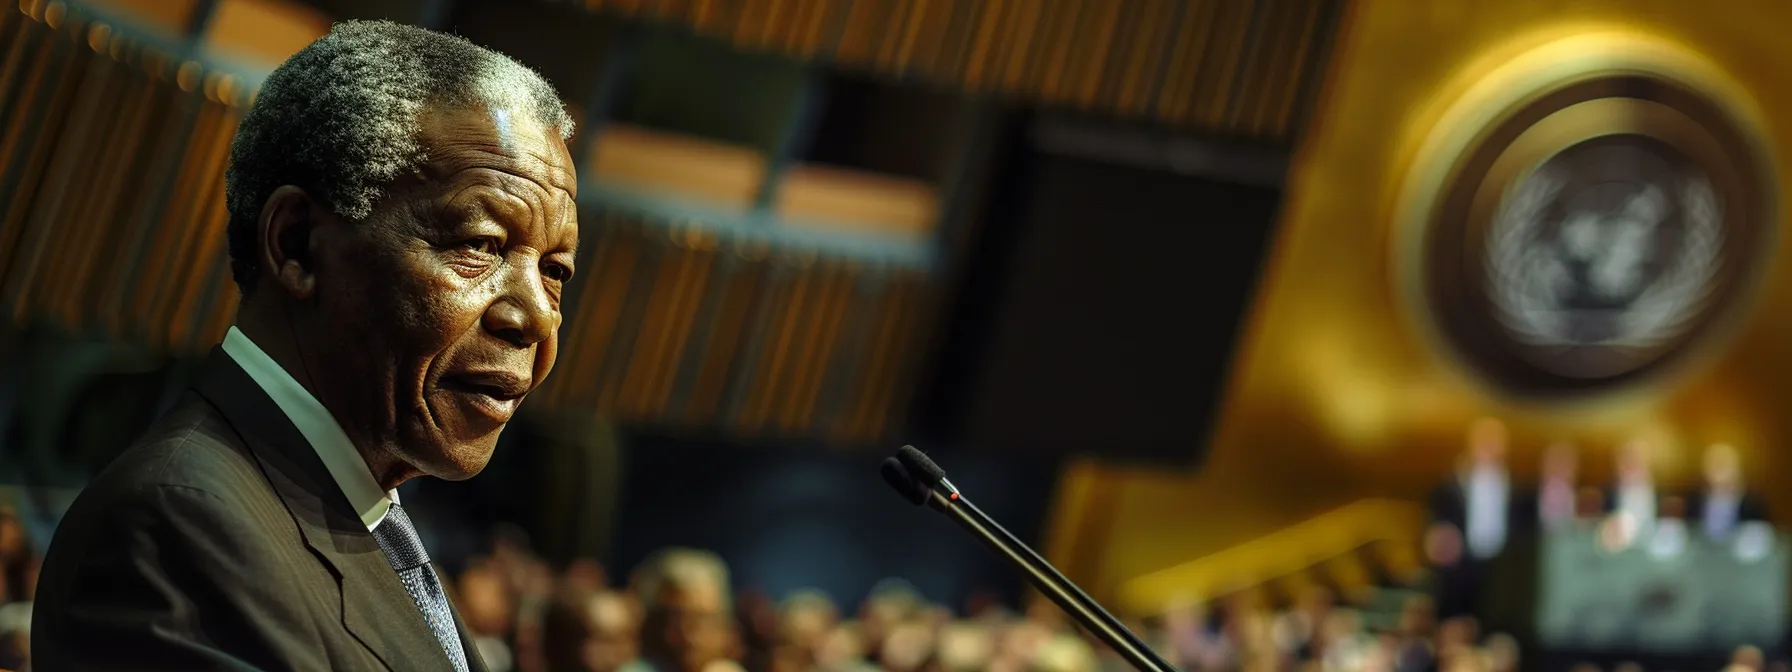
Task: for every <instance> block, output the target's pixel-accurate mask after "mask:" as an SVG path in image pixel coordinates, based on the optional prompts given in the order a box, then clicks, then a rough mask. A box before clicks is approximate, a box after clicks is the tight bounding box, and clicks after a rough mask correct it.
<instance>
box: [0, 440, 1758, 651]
mask: <svg viewBox="0 0 1792 672" xmlns="http://www.w3.org/2000/svg"><path fill="white" fill-rule="evenodd" d="M1467 439H1468V440H1467V446H1466V449H1465V450H1464V453H1463V457H1462V462H1461V465H1462V468H1461V470H1460V471H1459V473H1458V477H1457V478H1456V479H1454V480H1453V481H1452V482H1450V483H1448V484H1446V485H1445V486H1444V487H1442V488H1439V490H1438V493H1437V496H1436V497H1435V498H1434V500H1433V505H1434V507H1435V512H1434V514H1435V515H1434V521H1435V522H1434V524H1433V526H1432V529H1431V531H1430V534H1429V535H1428V536H1427V539H1426V543H1427V551H1428V553H1429V555H1430V559H1431V561H1432V562H1433V563H1435V564H1434V569H1435V570H1436V572H1435V575H1436V578H1438V579H1441V580H1442V581H1444V582H1445V589H1444V590H1443V591H1442V592H1440V593H1439V594H1438V595H1437V596H1436V597H1434V596H1432V595H1427V594H1425V593H1424V592H1422V591H1411V592H1408V593H1407V597H1404V598H1402V597H1398V596H1394V597H1393V598H1392V599H1393V601H1392V602H1386V601H1385V600H1384V601H1383V602H1384V603H1385V604H1386V605H1397V606H1398V609H1397V610H1395V611H1392V612H1389V611H1388V609H1389V606H1381V607H1376V609H1380V611H1379V612H1375V613H1372V611H1373V610H1371V609H1369V608H1368V607H1366V606H1365V604H1366V602H1365V601H1364V600H1365V598H1364V597H1363V596H1360V595H1357V594H1355V593H1354V592H1352V593H1350V594H1349V596H1350V597H1351V598H1352V599H1353V600H1354V602H1351V603H1344V602H1341V601H1340V599H1339V596H1338V594H1337V593H1334V592H1333V591H1332V590H1330V589H1326V588H1323V587H1318V586H1314V587H1309V588H1306V589H1304V590H1301V591H1300V592H1299V594H1295V595H1291V596H1289V597H1288V599H1287V600H1286V601H1285V602H1284V603H1282V604H1273V605H1272V604H1270V602H1269V600H1267V599H1266V598H1265V596H1264V595H1265V594H1264V593H1262V592H1259V591H1255V590H1252V591H1241V592H1238V593H1236V594H1234V595H1231V596H1227V597H1225V598H1223V599H1219V600H1212V601H1199V600H1189V601H1184V602H1183V603H1181V605H1180V606H1177V607H1176V608H1173V609H1169V610H1167V611H1166V612H1165V613H1163V614H1161V615H1159V616H1158V617H1157V618H1155V619H1151V620H1148V621H1146V622H1136V623H1133V624H1132V625H1133V627H1134V628H1135V629H1136V630H1137V631H1138V632H1139V634H1140V636H1141V637H1142V638H1144V639H1145V641H1147V642H1148V643H1150V644H1151V645H1152V646H1153V647H1154V648H1156V649H1158V650H1159V651H1160V652H1162V653H1163V654H1164V655H1165V657H1167V658H1169V659H1170V660H1171V662H1172V663H1174V664H1175V665H1176V666H1177V667H1178V668H1179V669H1182V670H1185V671H1189V672H1203V671H1233V670H1239V671H1246V672H1257V671H1264V672H1284V671H1294V672H1430V671H1434V670H1436V671H1444V672H1459V671H1460V672H1468V671H1472V672H1517V671H1519V670H1528V669H1538V668H1537V667H1536V663H1535V661H1529V662H1530V663H1531V664H1530V665H1527V658H1526V656H1525V652H1524V651H1522V650H1521V648H1520V645H1519V641H1518V640H1517V639H1515V638H1513V637H1512V636H1509V635H1507V634H1503V633H1499V632H1493V633H1484V632H1482V631H1481V626H1480V623H1481V622H1482V621H1479V620H1477V618H1476V614H1475V607H1476V605H1475V604H1474V601H1473V599H1472V597H1471V596H1470V595H1467V594H1465V593H1464V592H1462V591H1464V590H1468V589H1473V588H1474V587H1476V583H1475V581H1476V578H1477V577H1476V575H1475V574H1474V571H1475V567H1476V563H1479V562H1483V561H1486V560H1487V559H1490V558H1493V557H1495V556H1497V555H1498V554H1500V553H1501V552H1502V551H1503V550H1504V549H1505V548H1506V547H1507V546H1509V545H1511V544H1513V543H1514V542H1515V540H1517V539H1518V536H1517V535H1522V534H1526V533H1529V532H1532V531H1535V530H1543V529H1550V528H1552V527H1555V526H1560V525H1567V524H1571V523H1573V522H1574V521H1576V520H1588V519H1592V518H1596V517H1597V516H1599V515H1601V514H1602V513H1609V514H1611V515H1609V516H1607V517H1606V518H1605V522H1604V524H1605V525H1606V526H1607V527H1610V528H1612V529H1617V528H1618V527H1626V528H1629V529H1630V531H1631V532H1632V533H1634V529H1635V527H1637V526H1641V525H1654V524H1655V521H1656V518H1657V517H1658V516H1659V517H1663V518H1673V519H1678V518H1680V517H1682V516H1684V525H1685V526H1686V528H1687V529H1688V530H1689V531H1694V530H1701V531H1703V533H1705V534H1709V535H1714V536H1721V535H1724V534H1728V533H1729V532H1731V531H1733V530H1734V529H1735V528H1736V527H1737V526H1739V525H1742V524H1744V523H1746V522H1750V521H1756V520H1762V519H1764V518H1765V515H1764V512H1763V511H1762V509H1761V506H1760V504H1759V503H1758V500H1757V499H1756V498H1755V495H1753V494H1752V493H1750V492H1748V491H1747V489H1746V488H1745V487H1744V486H1743V478H1742V472H1741V464H1740V460H1739V459H1738V457H1737V454H1736V451H1735V449H1733V448H1731V447H1729V446H1726V445H1714V446H1711V447H1710V448H1708V449H1707V450H1706V451H1705V454H1704V461H1703V465H1704V469H1703V476H1704V478H1703V484H1702V485H1701V486H1700V487H1699V488H1698V489H1697V491H1696V492H1695V493H1693V494H1691V495H1689V496H1686V497H1677V496H1668V497H1662V498H1659V499H1658V497H1661V495H1662V493H1660V492H1658V491H1657V488H1656V485H1655V480H1654V475H1653V472H1652V469H1651V463H1650V459H1649V458H1650V451H1651V450H1652V447H1651V445H1650V444H1649V443H1647V442H1645V441H1640V440H1639V441H1633V442H1630V443H1627V444H1625V445H1624V446H1623V447H1622V448H1621V449H1620V450H1619V455H1618V459H1617V476H1618V478H1617V479H1616V481H1615V485H1614V486H1613V487H1612V488H1611V489H1610V490H1608V491H1605V492H1601V491H1600V490H1598V489H1590V488H1586V487H1584V486H1583V485H1582V484H1581V483H1580V482H1579V480H1578V479H1577V463H1578V456H1577V451H1576V447H1575V446H1574V445H1573V444H1570V443H1566V442H1560V443H1556V444H1553V445H1551V446H1550V447H1548V448H1547V449H1546V450H1545V451H1544V454H1543V456H1542V463H1541V468H1540V472H1539V479H1538V481H1537V485H1536V487H1535V490H1534V491H1533V490H1530V489H1515V488H1514V484H1513V482H1512V480H1511V478H1510V476H1509V473H1508V470H1507V462H1506V455H1507V442H1508V437H1507V434H1506V429H1505V427H1504V426H1503V425H1500V424H1499V423H1498V422H1497V421H1493V420H1483V421H1480V422H1477V423H1475V425H1474V426H1473V427H1472V428H1471V429H1470V431H1469V432H1468V437H1467ZM1645 500H1646V501H1645ZM1600 504H1604V505H1605V506H1604V507H1603V508H1604V510H1603V511H1601V510H1600V509H1601V507H1600V506H1599V505H1600ZM1533 505H1534V506H1535V509H1534V510H1533V509H1532V508H1531V507H1532V506H1533ZM1515 512H1522V513H1515ZM1617 523H1624V525H1617ZM493 537H494V539H495V541H494V542H493V543H492V544H491V546H490V547H489V548H488V549H487V550H486V552H485V553H484V554H482V555H480V556H479V557H475V558H472V559H470V560H469V561H467V562H465V563H464V565H463V566H462V568H461V569H460V571H459V572H458V573H450V572H447V571H445V570H443V571H442V574H443V576H451V575H452V576H455V580H454V581H453V582H450V583H449V584H448V588H450V589H451V591H452V597H453V599H455V600H456V602H457V603H458V604H459V605H460V607H461V613H462V615H463V617H464V619H465V621H466V626H467V629H468V631H469V633H471V635H472V636H473V639H474V644H475V646H476V647H477V648H478V650H479V652H480V654H481V656H482V657H483V658H484V660H485V661H486V663H487V666H488V667H489V668H490V669H491V670H493V671H494V672H512V671H515V672H558V671H572V672H731V671H735V670H751V671H752V672H880V671H883V672H985V671H987V672H1119V671H1122V670H1129V669H1131V668H1130V667H1129V666H1128V665H1126V663H1125V661H1124V660H1122V659H1120V658H1119V657H1118V656H1117V655H1116V654H1115V653H1114V652H1112V651H1111V650H1108V649H1107V648H1106V647H1105V646H1104V645H1102V644H1101V643H1100V642H1099V641H1098V640H1096V639H1094V638H1092V637H1090V636H1088V635H1087V634H1086V633H1083V632H1081V631H1080V630H1079V629H1077V628H1076V627H1075V626H1074V625H1073V624H1072V623H1070V622H1069V621H1068V620H1067V619H1066V617H1065V616H1064V614H1063V613H1062V612H1061V611H1059V610H1058V609H1057V608H1056V607H1055V606H1054V605H1052V604H1051V603H1050V602H1048V601H1046V600H1044V599H1039V598H1035V599H1033V600H1031V601H1029V602H1027V603H1025V604H1023V605H1019V606H1020V607H1021V608H1020V609H1018V610H1015V609H1011V608H1009V606H1008V605H1005V604H1003V603H1002V601H1001V600H999V599H997V598H995V597H993V596H992V595H990V594H988V593H985V592H980V593H978V594H976V595H974V596H973V597H972V598H971V599H969V600H967V601H966V604H965V605H964V608H963V609H962V610H954V609H951V608H948V607H946V606H944V605H940V604H936V603H933V602H931V601H929V600H927V599H926V598H924V597H923V596H922V595H921V593H920V592H919V591H918V590H916V589H915V588H914V587H913V586H912V585H910V584H908V583H907V582H905V581H901V580H897V579H891V580H886V581H884V582H882V583H879V584H878V585H877V586H875V587H874V588H873V589H872V590H871V591H870V595H869V596H868V597H867V598H866V599H865V600H864V601H863V602H862V603H860V604H857V605H842V604H838V603H836V602H835V601H834V600H833V599H831V598H830V597H829V596H828V595H826V594H824V593H821V592H819V591H811V590H805V591H797V592H795V593H792V594H790V595H786V596H778V597H781V599H777V598H776V597H774V596H770V595H765V594H763V593H758V592H755V591H752V590H739V591H738V592H737V588H738V587H736V586H733V585H731V582H730V572H729V569H728V567H727V565H726V564H725V563H724V562H723V561H722V559H721V558H720V557H718V556H716V555H715V554H713V553H710V552H707V551H702V550H696V549H688V548H671V549H665V550H662V551H660V552H658V553H655V554H653V555H652V556H651V557H649V558H648V559H647V560H645V561H644V562H642V563H641V564H640V566H638V567H635V568H633V571H632V573H630V574H629V575H628V581H627V586H625V587H617V586H615V585H614V584H613V583H612V580H613V575H612V574H611V572H610V571H608V569H607V568H605V567H604V566H602V565H601V564H599V563H597V562H596V561H593V560H590V559H581V560H576V561H574V562H571V563H569V564H567V565H566V566H565V567H564V568H563V569H560V570H555V569H554V568H552V567H551V566H550V565H549V563H548V562H546V561H544V560H543V559H541V558H540V557H538V556H536V555H535V553H534V552H533V550H532V549H531V547H530V546H531V544H530V542H529V539H528V538H527V536H526V535H523V534H522V533H521V532H520V531H518V530H515V529H510V528H506V529H501V530H497V531H495V533H494V535H493ZM37 563H38V557H37V555H36V553H35V552H34V546H33V545H32V543H31V539H30V538H29V534H28V533H27V531H26V530H25V529H24V527H23V526H22V525H20V523H19V520H18V518H17V516H16V515H14V513H13V512H12V510H11V509H8V508H5V506H4V504H0V671H5V670H25V669H29V654H30V650H29V638H30V637H29V633H30V627H31V601H30V600H31V599H32V596H33V593H34V588H35V583H36V571H37ZM1452 580H1456V581H1461V582H1463V583H1459V584H1454V585H1452V584H1449V583H1448V582H1449V581H1452ZM1382 594H1383V595H1386V593H1382ZM1373 597H1374V595H1370V596H1369V598H1373ZM1402 600H1403V601H1402ZM1440 600H1441V602H1440ZM1371 616H1375V617H1374V618H1371ZM1775 658H1776V659H1773V660H1769V656H1767V655H1766V654H1764V653H1763V652H1762V651H1761V650H1759V649H1755V648H1751V647H1744V648H1742V649H1739V650H1737V651H1736V652H1735V654H1734V655H1733V656H1732V658H1731V660H1730V661H1729V662H1728V663H1727V664H1726V665H1725V666H1724V667H1723V669H1725V670H1736V671H1742V670H1748V671H1754V672H1759V671H1762V670H1785V669H1787V668H1786V665H1785V663H1784V662H1783V661H1781V660H1778V659H1777V654H1776V655H1775ZM1575 669H1576V670H1589V671H1593V672H1606V671H1609V672H1617V671H1619V670H1639V669H1643V668H1642V666H1641V665H1638V664H1637V663H1624V664H1620V665H1615V666H1611V667H1609V668H1602V667H1600V666H1597V665H1591V664H1586V665H1580V666H1577V667H1576V668H1575Z"/></svg>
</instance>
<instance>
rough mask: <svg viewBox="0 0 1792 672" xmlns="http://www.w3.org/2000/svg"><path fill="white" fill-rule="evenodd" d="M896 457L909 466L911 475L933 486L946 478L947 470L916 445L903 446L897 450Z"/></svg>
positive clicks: (905, 465) (903, 464)
mask: <svg viewBox="0 0 1792 672" xmlns="http://www.w3.org/2000/svg"><path fill="white" fill-rule="evenodd" d="M896 459H897V460H900V461H901V462H902V466H904V467H907V468H908V473H909V475H911V476H913V477H914V478H915V480H917V481H920V482H922V483H925V484H926V485H927V486H928V487H932V486H934V485H937V484H939V483H941V482H943V481H945V480H946V470H945V469H941V468H940V465H938V464H934V462H933V459H932V458H930V457H927V454H926V453H923V452H921V449H920V448H916V447H914V446H903V447H901V448H898V449H897V450H896Z"/></svg>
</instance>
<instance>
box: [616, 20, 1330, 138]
mask: <svg viewBox="0 0 1792 672" xmlns="http://www.w3.org/2000/svg"><path fill="white" fill-rule="evenodd" d="M1343 1H1344V0H735V1H734V2H719V1H717V0H692V2H693V5H692V6H691V10H690V11H689V12H688V13H684V14H682V15H679V14H678V13H673V12H666V11H663V10H662V9H661V7H662V6H661V5H659V4H656V3H634V2H621V1H619V0H607V1H602V0H594V1H592V2H588V3H587V6H589V7H594V8H597V9H600V10H602V11H608V12H614V13H618V14H623V15H630V16H638V17H640V18H643V19H650V20H676V21H682V22H684V23H686V24H688V25H690V26H692V27H693V28H695V29H696V30H697V31H698V32H701V33H705V34H709V35H712V36H715V37H718V38H722V39H725V40H729V41H731V42H733V43H735V44H737V45H739V46H741V47H742V48H746V49H751V50H764V49H776V50H780V51H784V52H787V53H789V54H791V55H792V56H795V57H798V58H819V59H824V60H831V61H833V62H835V63H837V64H839V65H841V66H844V67H847V68H861V69H870V70H875V71H879V72H882V73H884V74H886V75H889V76H893V77H919V78H923V79H926V80H930V81H932V82H935V83H939V84H947V85H953V86H958V87H961V88H963V89H965V90H967V91H970V92H985V91H994V92H999V93H1004V94H1008V95H1012V96H1015V97H1019V98H1023V99H1028V100H1032V101H1034V102H1038V103H1043V104H1046V105H1054V106H1067V107H1073V108H1077V109H1083V110H1090V111H1096V112H1100V113H1106V114H1112V115H1117V116H1121V117H1136V116H1141V115H1142V116H1146V117H1149V118H1151V119H1154V120H1155V121H1158V122H1160V123H1165V124H1168V125H1171V126H1176V127H1181V128H1186V129H1189V130H1196V131H1203V132H1212V133H1219V134H1235V135H1241V136H1250V137H1253V138H1261V139H1267V140H1272V141H1282V142H1290V141H1292V139H1293V137H1294V136H1295V135H1297V134H1298V133H1299V132H1300V130H1301V129H1300V128H1297V127H1296V125H1297V121H1298V120H1303V119H1305V117H1306V115H1305V114H1304V111H1303V110H1302V109H1300V106H1302V105H1307V104H1310V103H1311V101H1310V100H1308V98H1309V97H1308V96H1305V95H1301V94H1299V93H1296V94H1294V95H1289V94H1288V93H1287V92H1289V91H1296V92H1302V91H1306V90H1308V89H1310V88H1311V86H1312V82H1313V81H1315V80H1316V79H1317V78H1318V77H1319V76H1321V73H1322V71H1323V67H1324V65H1323V59H1316V58H1311V57H1310V55H1311V54H1313V53H1314V52H1316V51H1319V50H1322V49H1324V48H1325V47H1326V46H1327V45H1329V44H1330V43H1331V32H1332V30H1334V29H1335V26H1334V25H1333V22H1331V21H1326V20H1323V17H1327V16H1330V15H1331V14H1332V13H1333V12H1334V11H1335V9H1336V5H1338V4H1339V3H1342V2H1343ZM827 26H838V31H837V33H836V34H838V36H839V37H838V39H837V40H836V41H835V42H834V43H833V44H828V43H827V38H825V37H822V36H823V35H826V34H829V33H832V32H834V31H832V30H830V29H829V28H827ZM1148 101H1149V102H1148Z"/></svg>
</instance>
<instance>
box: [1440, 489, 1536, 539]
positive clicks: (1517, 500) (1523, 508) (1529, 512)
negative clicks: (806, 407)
mask: <svg viewBox="0 0 1792 672" xmlns="http://www.w3.org/2000/svg"><path fill="white" fill-rule="evenodd" d="M1535 499H1536V495H1535V494H1534V493H1532V492H1529V491H1526V490H1524V489H1522V488H1518V487H1516V486H1508V487H1507V489H1506V514H1505V515H1506V542H1507V543H1508V544H1510V543H1511V542H1512V539H1513V538H1514V537H1515V536H1517V535H1520V534H1525V533H1528V532H1529V530H1530V527H1532V526H1531V525H1530V521H1533V520H1535V519H1536V508H1535V506H1534V505H1533V504H1532V503H1531V502H1533V501H1534V500H1535ZM1429 504H1430V507H1431V522H1434V523H1449V524H1450V525H1452V526H1455V528H1456V529H1457V530H1458V531H1461V532H1464V533H1466V532H1467V531H1468V491H1467V490H1465V489H1464V488H1463V484H1462V480H1461V479H1460V478H1452V479H1450V480H1449V481H1447V482H1445V483H1444V484H1443V485H1440V486H1437V488H1435V489H1433V490H1432V491H1431V498H1430V502H1429Z"/></svg>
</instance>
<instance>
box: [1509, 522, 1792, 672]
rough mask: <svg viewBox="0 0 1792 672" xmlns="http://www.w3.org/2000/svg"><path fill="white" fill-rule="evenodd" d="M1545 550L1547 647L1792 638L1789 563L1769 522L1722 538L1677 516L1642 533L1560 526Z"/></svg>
mask: <svg viewBox="0 0 1792 672" xmlns="http://www.w3.org/2000/svg"><path fill="white" fill-rule="evenodd" d="M1627 537H1628V538H1627ZM1538 551H1539V557H1538V561H1539V563H1538V572H1539V576H1538V579H1539V581H1538V586H1537V587H1538V591H1537V612H1536V613H1537V621H1536V627H1537V635H1538V638H1539V641H1540V643H1541V644H1543V645H1544V646H1545V647H1547V648H1550V649H1557V650H1576V651H1624V652H1636V653H1660V654H1681V653H1702V652H1720V651H1727V650H1730V649H1733V648H1735V647H1737V646H1741V645H1744V644H1749V645H1754V646H1760V647H1769V646H1774V645H1777V644H1779V643H1780V641H1781V640H1782V639H1783V638H1784V637H1785V636H1786V603H1787V588H1788V586H1787V571H1788V568H1789V567H1792V565H1788V562H1787V560H1788V555H1787V547H1786V543H1785V541H1784V540H1782V539H1780V538H1779V537H1778V536H1776V535H1775V533H1774V531H1773V529H1772V528H1771V527H1769V526H1767V525H1762V524H1758V523H1757V524H1752V525H1751V526H1745V527H1743V528H1741V529H1739V530H1738V531H1737V532H1736V533H1735V534H1733V535H1731V536H1729V537H1727V538H1723V539H1710V538H1707V537H1706V536H1704V535H1703V534H1700V533H1699V532H1698V531H1697V530H1696V529H1688V528H1687V527H1686V526H1684V525H1683V524H1681V523H1679V522H1678V521H1667V522H1664V523H1663V524H1662V525H1661V526H1659V527H1658V528H1657V529H1655V530H1653V531H1645V532H1642V533H1634V532H1630V531H1625V530H1616V529H1613V527H1612V525H1610V524H1608V525H1603V526H1598V527H1593V526H1589V527H1585V528H1575V529H1571V530H1565V531H1561V532H1557V533H1554V534H1552V535H1550V536H1548V537H1546V538H1544V539H1543V540H1542V541H1541V547H1540V548H1539V549H1538Z"/></svg>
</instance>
